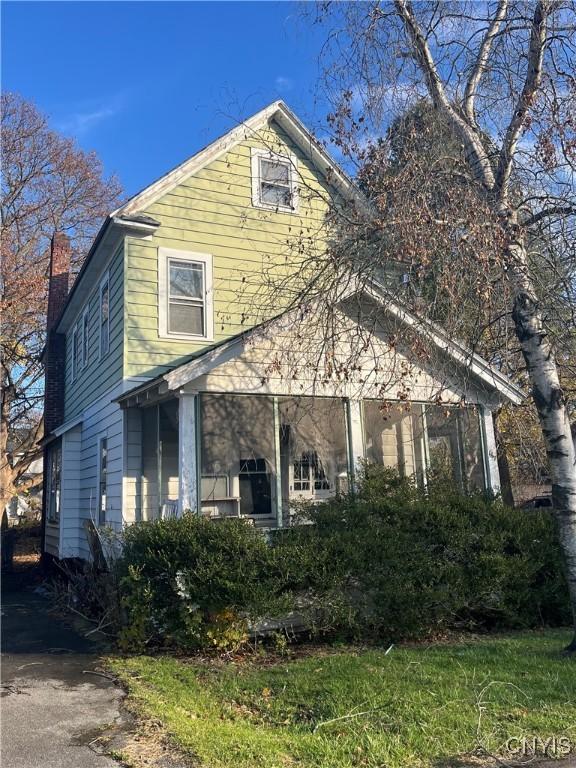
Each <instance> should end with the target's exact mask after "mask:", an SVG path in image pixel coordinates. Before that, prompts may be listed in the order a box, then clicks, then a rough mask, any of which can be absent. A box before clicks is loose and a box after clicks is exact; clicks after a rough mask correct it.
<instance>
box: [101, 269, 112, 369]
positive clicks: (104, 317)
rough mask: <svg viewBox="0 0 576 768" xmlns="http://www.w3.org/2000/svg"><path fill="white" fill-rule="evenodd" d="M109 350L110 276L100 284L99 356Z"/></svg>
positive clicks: (102, 355)
mask: <svg viewBox="0 0 576 768" xmlns="http://www.w3.org/2000/svg"><path fill="white" fill-rule="evenodd" d="M109 350H110V278H109V276H108V275H106V277H105V278H104V280H103V281H102V282H101V284H100V357H104V355H106V354H108V352H109Z"/></svg>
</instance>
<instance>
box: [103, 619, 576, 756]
mask: <svg viewBox="0 0 576 768" xmlns="http://www.w3.org/2000/svg"><path fill="white" fill-rule="evenodd" d="M568 640H569V633H568V632H563V631H547V632H541V633H539V632H530V633H528V632H527V633H521V634H515V635H510V636H506V637H495V638H487V639H482V640H470V641H468V642H461V643H458V644H453V645H435V646H430V647H424V646H420V647H395V648H393V649H392V650H391V651H390V652H389V653H388V654H385V652H384V651H383V650H357V649H351V648H346V649H344V650H342V651H339V652H330V653H327V652H322V651H318V652H317V653H315V654H314V655H310V656H308V657H303V658H298V659H295V660H288V661H275V662H273V663H272V662H270V661H267V660H266V659H264V660H260V661H257V660H252V661H251V660H248V661H240V662H237V663H231V662H230V663H218V662H216V661H215V662H213V663H210V664H208V663H201V662H195V661H194V660H186V661H182V660H178V659H175V658H172V657H168V656H160V657H155V658H151V657H146V656H140V657H133V658H116V659H112V660H111V662H110V663H111V666H112V667H113V669H114V671H115V672H116V673H117V674H118V675H119V676H120V677H121V678H122V679H123V680H124V681H125V683H126V684H127V685H128V688H129V691H130V699H129V700H130V701H131V702H132V704H133V706H134V707H135V708H136V709H137V710H138V711H139V712H140V713H141V714H142V715H143V716H144V717H149V718H154V719H155V720H160V721H161V722H162V723H163V724H164V727H165V730H166V733H167V734H169V735H170V736H171V737H172V739H173V741H174V742H175V743H176V744H178V745H179V747H180V748H181V749H183V751H184V752H186V753H188V754H190V755H191V756H194V757H195V758H196V760H197V761H198V762H199V764H200V765H201V766H204V767H205V768H257V767H258V766H262V768H287V767H288V766H300V767H301V768H304V767H306V768H308V767H310V768H312V766H314V768H316V767H318V766H322V767H323V768H344V767H345V766H346V767H348V766H368V767H370V768H377V767H378V768H384V767H385V768H408V767H409V766H440V765H444V764H447V765H454V762H452V761H451V760H450V758H453V757H455V756H457V755H466V754H467V753H470V752H471V751H472V750H474V748H475V747H476V746H477V745H478V744H479V743H480V744H482V745H483V746H484V747H485V748H487V749H488V750H490V751H491V752H494V753H498V752H499V753H500V754H502V753H503V744H504V742H505V741H506V739H508V738H509V737H511V736H522V735H529V736H534V735H537V736H540V737H548V736H552V735H556V736H560V735H564V736H569V737H570V739H571V741H572V744H573V745H575V744H576V715H575V713H576V660H574V659H572V660H570V659H566V658H562V657H561V656H560V655H559V649H560V648H562V646H563V645H566V644H567V642H568ZM444 761H447V762H446V763H445V762H444Z"/></svg>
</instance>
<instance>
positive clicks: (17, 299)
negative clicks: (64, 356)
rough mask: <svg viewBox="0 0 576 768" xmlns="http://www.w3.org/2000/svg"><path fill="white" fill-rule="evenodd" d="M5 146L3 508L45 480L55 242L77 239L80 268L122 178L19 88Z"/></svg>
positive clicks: (6, 120)
mask: <svg viewBox="0 0 576 768" xmlns="http://www.w3.org/2000/svg"><path fill="white" fill-rule="evenodd" d="M1 150H2V196H1V206H0V210H1V217H2V223H1V226H2V232H1V236H2V245H1V257H2V264H1V296H0V309H1V313H2V339H1V353H2V360H1V373H0V395H1V414H0V418H1V421H0V511H1V510H3V509H4V505H5V504H6V503H7V501H8V500H9V499H10V498H11V497H12V496H14V495H15V494H17V493H23V492H25V491H27V490H28V489H29V488H30V487H31V486H32V485H33V484H34V483H37V482H38V480H37V478H34V477H32V478H28V479H26V474H27V470H28V468H29V466H30V464H31V462H32V461H33V460H34V459H36V458H38V457H39V456H40V455H41V453H40V449H39V447H38V439H39V438H41V436H42V418H41V416H42V414H41V403H42V397H43V386H42V384H43V381H42V376H43V372H42V366H41V364H40V352H41V350H42V347H43V344H44V331H45V325H46V306H47V296H46V288H47V279H46V278H47V269H48V252H49V242H50V238H51V237H52V235H53V234H54V233H55V232H66V233H67V234H69V235H70V237H71V240H72V243H73V247H74V269H78V268H79V266H80V263H81V260H82V255H83V253H84V250H85V249H86V247H87V245H88V243H89V242H90V240H91V239H92V237H93V236H94V233H95V229H96V227H97V226H98V225H99V224H100V222H101V220H102V218H103V216H104V215H105V214H106V213H107V212H108V211H109V210H111V209H112V208H113V207H114V206H115V204H116V203H117V202H118V198H119V194H120V187H119V184H118V182H117V180H116V179H114V178H108V179H106V178H104V177H103V172H102V166H101V163H100V161H99V160H98V158H97V157H96V155H95V154H93V153H90V154H88V153H85V152H83V151H82V150H80V149H79V148H78V147H77V146H76V145H75V144H74V142H73V141H72V140H71V139H68V138H65V137H63V136H60V135H58V134H57V133H55V132H54V131H52V130H50V128H49V126H48V124H47V120H46V118H45V117H44V116H43V115H42V114H41V113H40V112H39V111H38V110H37V108H36V107H35V106H34V105H33V104H32V103H30V102H27V101H25V100H24V99H23V98H21V97H20V96H18V95H16V94H11V93H5V94H3V95H2V146H1Z"/></svg>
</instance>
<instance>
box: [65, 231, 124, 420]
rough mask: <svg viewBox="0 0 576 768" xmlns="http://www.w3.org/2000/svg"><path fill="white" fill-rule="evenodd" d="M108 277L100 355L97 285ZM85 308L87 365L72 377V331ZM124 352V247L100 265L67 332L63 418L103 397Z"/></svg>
mask: <svg viewBox="0 0 576 768" xmlns="http://www.w3.org/2000/svg"><path fill="white" fill-rule="evenodd" d="M106 273H108V275H109V277H110V347H109V351H108V352H107V353H106V354H105V355H104V356H103V357H101V356H100V284H101V281H102V278H103V276H104V275H105V274H106ZM85 309H88V327H89V344H88V364H87V365H86V366H85V367H84V368H82V369H81V370H79V371H77V372H76V375H75V377H74V380H73V379H72V370H73V366H72V333H73V329H74V325H75V324H76V321H78V322H80V321H81V319H82V315H83V314H84V311H85ZM123 355H124V247H123V245H122V246H121V247H120V248H119V249H118V250H117V251H116V252H115V254H114V255H113V256H112V258H111V259H110V260H109V261H108V263H107V264H104V265H103V266H102V271H101V274H100V278H99V280H98V282H97V283H96V284H95V285H94V290H93V292H92V294H91V296H90V298H89V299H88V300H87V301H86V302H85V304H84V305H83V307H82V308H81V309H80V311H79V312H78V314H77V317H76V320H75V321H74V323H73V324H72V325H71V327H70V328H69V330H68V332H67V334H66V381H65V402H64V411H65V419H66V421H69V420H71V419H73V418H75V417H77V416H78V415H79V414H80V413H82V411H83V410H84V409H85V408H90V409H92V408H93V407H94V405H95V403H93V404H92V405H90V400H92V399H95V398H98V397H102V396H103V397H105V396H106V392H107V391H108V390H109V389H110V387H111V386H112V385H113V384H115V383H117V382H121V381H122V376H123Z"/></svg>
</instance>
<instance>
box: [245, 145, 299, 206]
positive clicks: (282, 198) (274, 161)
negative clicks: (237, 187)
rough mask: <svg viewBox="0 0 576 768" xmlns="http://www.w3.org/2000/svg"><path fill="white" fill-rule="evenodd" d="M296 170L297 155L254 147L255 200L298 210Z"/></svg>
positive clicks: (258, 204) (253, 182)
mask: <svg viewBox="0 0 576 768" xmlns="http://www.w3.org/2000/svg"><path fill="white" fill-rule="evenodd" d="M295 170H296V159H295V158H293V157H289V156H287V155H278V154H276V153H274V152H269V151H267V150H259V149H253V150H252V204H253V205H254V206H256V207H257V208H268V209H270V210H274V211H284V212H293V211H295V210H296V208H297V203H298V197H297V187H296V183H295V175H296V174H295Z"/></svg>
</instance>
